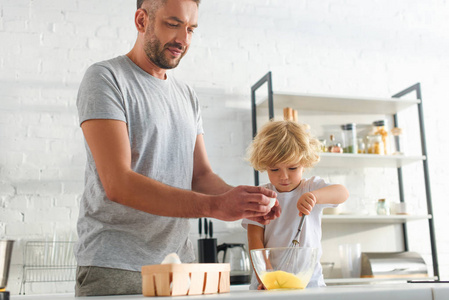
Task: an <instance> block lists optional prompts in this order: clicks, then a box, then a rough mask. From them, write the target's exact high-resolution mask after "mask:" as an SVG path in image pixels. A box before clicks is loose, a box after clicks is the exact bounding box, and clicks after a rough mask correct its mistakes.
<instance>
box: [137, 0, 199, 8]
mask: <svg viewBox="0 0 449 300" xmlns="http://www.w3.org/2000/svg"><path fill="white" fill-rule="evenodd" d="M145 1H146V0H137V9H139V8H142V4H143V3H144V2H145ZM166 1H167V0H162V3H165V2H166ZM192 1H193V2H195V3H196V4H197V5H200V2H201V0H192Z"/></svg>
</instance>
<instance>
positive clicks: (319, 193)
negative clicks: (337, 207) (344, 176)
mask: <svg viewBox="0 0 449 300" xmlns="http://www.w3.org/2000/svg"><path fill="white" fill-rule="evenodd" d="M348 197H349V192H348V190H347V189H346V188H345V187H344V186H343V185H341V184H333V185H329V186H326V187H324V188H321V189H317V190H314V191H311V192H307V193H304V194H302V195H301V197H300V198H299V200H298V202H297V203H296V206H297V208H298V210H299V216H303V215H308V214H310V212H311V211H312V209H313V207H314V206H315V204H340V203H343V202H345V201H346V199H348Z"/></svg>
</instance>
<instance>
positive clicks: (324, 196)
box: [311, 184, 349, 204]
mask: <svg viewBox="0 0 449 300" xmlns="http://www.w3.org/2000/svg"><path fill="white" fill-rule="evenodd" d="M311 193H312V194H314V195H315V197H316V203H317V204H340V203H343V202H345V201H346V199H348V197H349V192H348V190H347V189H346V187H345V186H343V185H341V184H333V185H329V186H326V187H324V188H321V189H318V190H314V191H312V192H311Z"/></svg>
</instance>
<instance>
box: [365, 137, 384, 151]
mask: <svg viewBox="0 0 449 300" xmlns="http://www.w3.org/2000/svg"><path fill="white" fill-rule="evenodd" d="M366 151H367V153H369V154H379V155H384V154H385V146H384V142H383V140H382V136H380V135H368V136H367V137H366Z"/></svg>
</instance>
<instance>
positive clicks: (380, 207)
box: [377, 199, 390, 215]
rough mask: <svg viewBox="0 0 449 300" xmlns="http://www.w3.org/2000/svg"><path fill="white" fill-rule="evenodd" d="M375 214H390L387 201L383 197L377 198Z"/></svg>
mask: <svg viewBox="0 0 449 300" xmlns="http://www.w3.org/2000/svg"><path fill="white" fill-rule="evenodd" d="M377 214H378V215H389V214H390V209H389V207H388V204H387V201H386V200H385V199H379V200H377Z"/></svg>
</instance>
